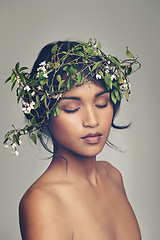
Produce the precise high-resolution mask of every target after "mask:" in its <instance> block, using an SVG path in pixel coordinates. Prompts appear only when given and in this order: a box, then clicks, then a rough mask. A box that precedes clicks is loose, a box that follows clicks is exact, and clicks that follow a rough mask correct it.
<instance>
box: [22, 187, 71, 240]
mask: <svg viewBox="0 0 160 240" xmlns="http://www.w3.org/2000/svg"><path fill="white" fill-rule="evenodd" d="M62 210H63V206H62V204H61V202H60V201H59V199H58V196H57V195H56V194H55V193H54V190H53V191H48V190H47V188H45V187H40V186H38V187H37V186H36V187H35V186H33V187H31V188H29V189H28V191H27V192H26V193H25V194H24V196H23V197H22V199H21V201H20V204H19V220H20V229H21V234H22V239H24V240H37V239H39V240H44V239H45V240H46V239H47V240H50V239H52V240H54V239H67V237H65V234H66V236H67V235H68V234H69V233H68V232H67V231H68V230H67V227H66V228H65V227H64V226H66V224H64V221H65V216H63V211H62ZM62 216H63V217H62ZM62 226H63V227H62ZM62 229H63V231H62Z"/></svg>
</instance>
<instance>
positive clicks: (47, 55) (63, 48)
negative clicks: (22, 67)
mask: <svg viewBox="0 0 160 240" xmlns="http://www.w3.org/2000/svg"><path fill="white" fill-rule="evenodd" d="M79 43H80V42H75V41H58V42H53V43H49V44H47V45H46V46H44V47H43V48H42V50H41V51H40V53H39V55H38V57H37V59H36V61H35V63H34V65H33V68H32V70H31V73H30V77H31V78H34V76H35V75H36V73H37V68H38V67H39V64H40V63H41V62H43V61H45V62H46V63H47V62H50V61H51V60H52V56H53V54H52V53H51V49H52V48H53V46H54V45H55V44H57V46H58V49H59V53H60V54H61V56H63V55H64V54H65V53H64V52H67V51H68V50H70V49H71V48H72V47H74V46H76V45H78V44H79ZM59 57H60V56H59ZM72 58H75V56H72V57H70V59H69V61H71V60H73V59H72ZM93 58H94V59H93V60H94V61H95V62H96V61H99V60H100V57H99V56H96V57H95V56H93ZM55 60H57V59H55ZM79 61H81V59H79ZM81 62H83V61H81ZM81 67H82V66H81V64H79V65H78V68H77V70H78V71H80V70H81ZM83 67H84V64H83ZM83 73H84V74H85V75H87V78H89V79H90V80H91V81H92V80H93V81H97V80H96V78H93V76H91V75H90V71H89V69H88V67H87V66H86V68H85V71H84V72H83ZM53 74H54V71H52V72H51V73H49V74H48V80H49V84H51V80H52V77H53ZM58 74H60V75H61V76H63V74H64V71H63V69H60V70H59V73H58ZM98 81H99V82H100V83H101V84H102V86H104V87H105V88H106V85H105V83H104V81H103V80H98ZM55 85H56V86H58V81H57V78H56V77H55V79H54V86H55ZM54 101H55V100H54V99H53V100H52V102H51V104H53V103H54ZM110 101H111V103H112V105H113V119H112V125H111V126H112V127H113V128H116V129H125V128H127V127H129V126H130V124H129V125H126V126H118V125H116V124H114V119H115V117H116V115H117V113H118V110H119V107H120V104H121V93H120V101H117V102H116V104H115V103H113V101H112V100H111V98H110ZM44 108H45V106H43V105H42V106H41V107H40V108H39V109H38V111H43V110H44ZM25 116H26V118H27V119H28V120H29V121H30V119H31V117H30V115H28V114H25ZM38 121H41V119H37V122H38ZM41 133H42V134H41V137H40V142H41V144H42V146H43V147H44V148H45V149H46V150H47V151H48V152H50V153H52V154H53V153H55V152H56V146H57V144H56V141H55V139H54V138H53V136H52V134H51V132H50V130H49V128H48V126H47V125H46V124H43V125H42V127H41ZM50 139H51V140H52V143H53V146H54V151H53V152H52V151H51V150H50V148H49V147H48V141H49V140H50ZM107 144H108V145H109V146H111V147H114V145H113V144H112V143H110V142H109V141H107Z"/></svg>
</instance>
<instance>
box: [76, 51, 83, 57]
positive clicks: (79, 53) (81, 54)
mask: <svg viewBox="0 0 160 240" xmlns="http://www.w3.org/2000/svg"><path fill="white" fill-rule="evenodd" d="M76 54H78V55H80V56H83V57H84V53H83V52H76Z"/></svg>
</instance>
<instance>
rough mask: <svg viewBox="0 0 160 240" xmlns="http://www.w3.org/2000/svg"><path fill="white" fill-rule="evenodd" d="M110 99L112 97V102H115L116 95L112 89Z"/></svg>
mask: <svg viewBox="0 0 160 240" xmlns="http://www.w3.org/2000/svg"><path fill="white" fill-rule="evenodd" d="M111 99H112V101H113V103H114V104H116V102H117V98H116V96H115V94H114V92H113V91H112V92H111Z"/></svg>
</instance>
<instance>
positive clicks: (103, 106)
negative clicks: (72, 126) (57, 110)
mask: <svg viewBox="0 0 160 240" xmlns="http://www.w3.org/2000/svg"><path fill="white" fill-rule="evenodd" d="M107 105H108V102H107V103H106V104H104V105H95V106H96V107H98V108H105V107H107ZM79 109H80V107H79V108H76V109H74V110H67V109H63V111H64V112H66V113H74V112H77V111H78V110H79Z"/></svg>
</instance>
